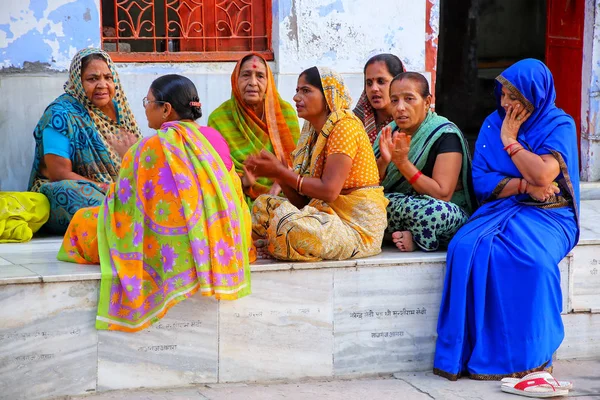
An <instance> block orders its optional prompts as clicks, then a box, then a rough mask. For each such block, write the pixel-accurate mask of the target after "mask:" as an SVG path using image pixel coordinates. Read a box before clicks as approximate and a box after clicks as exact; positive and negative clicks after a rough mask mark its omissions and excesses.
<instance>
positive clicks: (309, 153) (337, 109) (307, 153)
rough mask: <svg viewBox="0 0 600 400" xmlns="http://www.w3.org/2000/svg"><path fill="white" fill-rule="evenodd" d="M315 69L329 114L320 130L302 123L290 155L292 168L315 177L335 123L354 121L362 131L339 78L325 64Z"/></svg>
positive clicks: (301, 173) (349, 98) (352, 122)
mask: <svg viewBox="0 0 600 400" xmlns="http://www.w3.org/2000/svg"><path fill="white" fill-rule="evenodd" d="M318 70H319V75H320V76H321V84H322V85H323V93H324V95H325V101H326V102H327V106H328V107H329V110H330V111H331V113H330V114H329V117H328V118H327V121H325V125H323V128H322V129H321V131H320V132H317V131H316V130H315V128H314V127H313V126H312V125H311V124H310V123H309V122H308V121H305V122H304V126H303V127H302V133H301V134H300V139H299V140H298V146H297V147H296V150H295V151H294V153H293V154H292V156H293V158H294V162H293V168H294V171H296V173H298V174H300V175H304V176H311V177H314V176H315V173H316V171H317V170H320V171H323V168H322V167H323V162H324V160H325V153H324V151H325V147H326V145H327V139H328V138H329V134H330V133H331V132H332V131H333V128H334V127H335V125H336V124H337V123H338V122H340V121H344V122H346V123H349V124H354V125H355V126H356V129H360V130H364V128H363V125H362V122H361V121H360V120H359V119H358V117H357V116H356V115H354V113H353V112H352V110H351V109H350V104H351V103H352V98H351V97H350V93H349V92H348V89H347V88H346V86H345V85H344V81H343V79H342V77H341V76H340V75H339V74H338V73H337V72H335V71H333V70H331V69H329V68H327V67H318ZM348 129H352V127H348ZM317 167H320V168H317Z"/></svg>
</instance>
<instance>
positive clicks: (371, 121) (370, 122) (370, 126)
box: [354, 90, 394, 144]
mask: <svg viewBox="0 0 600 400" xmlns="http://www.w3.org/2000/svg"><path fill="white" fill-rule="evenodd" d="M354 114H356V116H357V117H358V118H359V119H360V120H361V121H362V122H363V124H364V126H365V131H367V135H369V141H370V142H371V144H373V143H374V142H375V139H377V134H378V133H379V129H377V128H378V126H377V120H376V118H375V109H374V108H373V106H372V105H371V102H370V101H369V97H368V96H367V91H366V90H363V92H362V94H361V95H360V98H359V99H358V102H357V103H356V107H354ZM393 120H394V117H390V118H389V120H387V122H385V125H387V124H389V123H391V122H392V121H393ZM385 125H384V126H385Z"/></svg>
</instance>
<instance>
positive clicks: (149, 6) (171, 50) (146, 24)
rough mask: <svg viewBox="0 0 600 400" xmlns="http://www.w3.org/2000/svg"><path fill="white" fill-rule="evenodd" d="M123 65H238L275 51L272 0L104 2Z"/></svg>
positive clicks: (112, 47)
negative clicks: (249, 57)
mask: <svg viewBox="0 0 600 400" xmlns="http://www.w3.org/2000/svg"><path fill="white" fill-rule="evenodd" d="M100 1H101V6H102V48H103V49H104V50H106V51H108V52H109V53H110V55H111V57H112V58H113V60H114V61H117V62H177V61H182V62H183V61H236V60H238V59H239V58H240V57H241V56H242V55H244V54H246V53H248V52H250V51H254V52H257V53H260V54H261V55H263V56H264V57H265V58H266V59H267V60H272V59H273V52H272V50H271V23H272V19H271V0H100Z"/></svg>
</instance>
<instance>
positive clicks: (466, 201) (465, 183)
mask: <svg viewBox="0 0 600 400" xmlns="http://www.w3.org/2000/svg"><path fill="white" fill-rule="evenodd" d="M389 126H390V127H391V128H392V132H393V131H395V130H397V128H398V126H397V125H396V122H392V123H390V124H389ZM444 133H451V134H454V135H457V136H458V137H459V139H460V142H461V145H462V166H461V175H460V177H459V185H457V188H456V190H455V192H454V194H453V195H452V198H451V199H450V201H451V202H452V203H454V204H456V205H458V206H459V207H461V208H462V209H463V210H464V211H466V212H467V213H468V214H471V213H472V212H473V211H474V209H475V204H474V199H473V195H472V194H473V185H472V181H471V177H470V176H469V175H470V171H471V168H470V164H471V155H470V153H469V147H468V144H467V141H466V140H465V138H464V136H463V134H462V132H461V131H460V129H458V127H457V126H456V125H454V123H452V122H450V121H449V120H448V119H447V118H445V117H442V116H440V115H437V114H436V113H435V112H433V111H429V112H428V113H427V116H426V117H425V120H423V122H422V123H421V125H420V126H419V129H417V131H416V132H415V133H414V134H413V135H412V138H411V141H410V150H409V152H408V159H409V160H410V162H411V163H413V164H414V166H415V167H417V169H419V170H421V169H423V167H424V166H425V164H426V163H427V158H428V157H429V152H430V151H431V147H432V146H433V145H434V143H435V142H436V141H437V140H438V139H439V138H440V137H441V136H442V134H444ZM380 138H381V132H379V135H378V136H377V139H376V140H375V143H374V144H373V151H374V152H375V157H380V156H381V152H380V150H379V140H380ZM381 184H382V185H383V188H384V191H385V192H386V193H405V194H406V193H411V192H413V188H412V185H411V184H410V183H408V180H407V179H406V178H404V176H403V175H402V174H401V173H400V171H399V170H398V168H397V167H396V165H395V164H394V163H390V164H389V165H388V167H387V171H386V175H385V178H384V179H383V181H382V182H381Z"/></svg>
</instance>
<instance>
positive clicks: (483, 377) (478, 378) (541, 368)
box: [469, 362, 553, 381]
mask: <svg viewBox="0 0 600 400" xmlns="http://www.w3.org/2000/svg"><path fill="white" fill-rule="evenodd" d="M546 365H548V362H545V363H544V364H543V365H541V366H539V367H537V368H532V369H530V370H527V371H523V372H514V373H512V374H493V375H483V374H474V375H470V376H469V378H471V379H473V380H476V381H499V380H502V378H518V379H521V378H522V377H524V376H525V375H529V374H531V373H532V372H539V371H546V372H549V373H552V368H553V367H548V368H546Z"/></svg>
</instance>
